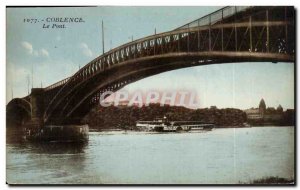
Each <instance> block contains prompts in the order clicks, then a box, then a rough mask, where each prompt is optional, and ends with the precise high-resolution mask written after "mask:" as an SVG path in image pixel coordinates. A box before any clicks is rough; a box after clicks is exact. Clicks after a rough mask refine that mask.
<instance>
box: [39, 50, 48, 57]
mask: <svg viewBox="0 0 300 190" xmlns="http://www.w3.org/2000/svg"><path fill="white" fill-rule="evenodd" d="M40 54H41V55H42V56H45V57H49V52H48V51H47V50H46V49H44V48H42V49H41V50H40Z"/></svg>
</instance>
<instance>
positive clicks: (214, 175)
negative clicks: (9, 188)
mask: <svg viewBox="0 0 300 190" xmlns="http://www.w3.org/2000/svg"><path fill="white" fill-rule="evenodd" d="M6 153H7V155H6V156H7V160H6V162H7V163H6V169H7V182H8V183H10V184H111V183H112V184H128V183H130V184H153V183H155V184H173V183H176V184H195V183H197V184H199V183H200V184H233V183H234V184H235V183H249V182H250V181H251V180H255V179H260V178H263V177H269V176H278V177H284V178H288V179H294V127H252V128H227V129H214V130H213V131H208V132H202V133H164V134H161V133H160V134H159V133H157V134H150V133H143V132H128V133H125V132H114V133H112V132H110V133H103V132H102V133H101V132H90V134H89V142H88V143H87V144H85V145H82V146H78V145H76V146H75V145H71V144H57V143H52V144H39V145H36V144H30V143H24V142H9V141H8V143H7V147H6Z"/></svg>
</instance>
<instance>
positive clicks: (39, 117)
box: [30, 88, 45, 126]
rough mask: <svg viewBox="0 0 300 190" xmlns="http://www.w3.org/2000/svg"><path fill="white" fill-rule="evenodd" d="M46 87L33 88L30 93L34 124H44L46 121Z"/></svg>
mask: <svg viewBox="0 0 300 190" xmlns="http://www.w3.org/2000/svg"><path fill="white" fill-rule="evenodd" d="M44 93H45V91H44V89H43V88H32V89H31V95H30V103H31V122H32V125H38V126H42V125H43V123H44V119H43V116H44V111H45V106H44Z"/></svg>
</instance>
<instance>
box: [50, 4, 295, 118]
mask: <svg viewBox="0 0 300 190" xmlns="http://www.w3.org/2000/svg"><path fill="white" fill-rule="evenodd" d="M229 10H231V8H230V9H229V8H224V9H222V14H223V16H224V15H231V12H230V11H229ZM240 10H244V9H243V8H240ZM284 11H285V10H284V9H283V14H284ZM266 13H267V14H266ZM215 14H217V13H215ZM215 14H211V15H210V18H212V17H213V16H212V15H215ZM218 14H219V13H218ZM269 14H270V13H269V12H268V10H266V11H265V12H263V13H262V14H261V15H262V16H260V15H259V16H260V17H261V18H263V19H266V20H265V21H261V20H259V21H255V20H252V19H251V17H249V19H248V20H247V21H243V22H241V23H220V24H215V25H204V26H200V27H189V28H182V29H178V30H173V31H170V32H165V33H160V34H156V35H151V36H148V37H145V38H142V39H138V40H135V41H133V42H129V43H127V44H124V45H122V46H119V47H117V48H114V49H112V50H110V51H109V52H106V53H104V54H103V55H101V56H99V57H97V58H95V59H94V60H92V61H91V62H89V63H88V64H87V65H85V66H84V67H82V68H81V69H80V70H79V71H78V72H76V73H75V74H74V75H73V76H72V77H71V78H69V79H68V80H66V81H63V82H62V83H65V85H64V86H63V87H62V88H61V89H60V90H59V92H58V93H57V94H56V95H55V97H54V98H53V99H52V100H51V102H50V104H49V106H48V108H47V109H46V115H47V114H50V113H51V112H53V111H54V109H55V107H56V106H58V105H59V104H60V102H61V101H63V98H64V97H66V96H67V95H68V94H69V93H71V92H72V89H74V88H75V87H76V86H79V85H80V84H81V83H82V82H84V81H86V80H88V79H90V78H92V77H93V76H95V75H97V74H98V73H100V72H102V71H105V70H107V69H109V68H111V67H114V66H115V65H118V64H120V63H126V62H127V63H128V62H130V61H135V60H136V59H138V58H145V57H155V56H160V55H165V54H168V53H186V52H189V53H191V52H209V51H222V52H223V51H227V52H238V51H239V52H248V53H249V52H261V53H278V54H289V53H293V52H294V46H293V45H292V44H291V43H290V42H293V39H292V37H288V36H287V34H289V33H291V32H293V31H294V30H293V29H294V27H293V23H291V22H289V21H288V20H287V19H286V18H285V17H284V15H283V16H282V17H280V18H278V19H279V20H272V22H269V20H268V15H269ZM276 14H277V13H276ZM290 26H292V27H290ZM254 31H255V33H254ZM254 34H256V35H255V36H254ZM270 34H271V35H270ZM278 35H279V36H278ZM60 82H61V81H60ZM59 84H60V83H59ZM59 84H56V85H59ZM54 86H55V85H54ZM52 88H53V86H52Z"/></svg>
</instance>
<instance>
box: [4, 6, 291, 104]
mask: <svg viewBox="0 0 300 190" xmlns="http://www.w3.org/2000/svg"><path fill="white" fill-rule="evenodd" d="M219 8H221V7H112V6H106V7H77V8H75V7H72V8H66V7H64V8H63V7H61V8H49V7H48V8H7V9H6V19H7V20H6V30H7V32H6V73H7V75H6V76H7V81H6V84H7V85H6V102H7V103H8V102H9V101H10V100H11V99H12V97H14V98H15V97H24V96H26V95H27V94H28V86H29V88H31V86H32V85H33V87H41V86H42V87H46V86H48V85H50V84H52V83H55V82H57V81H59V80H62V79H64V78H66V77H69V76H71V75H72V74H74V73H75V72H76V71H78V69H79V67H82V66H84V65H85V64H87V63H88V62H89V61H91V60H92V59H94V58H95V57H97V56H99V55H101V53H102V51H103V49H102V38H101V21H102V20H103V22H104V31H105V32H104V33H105V48H104V50H105V52H106V51H109V50H110V49H111V48H115V47H117V46H119V45H122V44H124V43H127V42H129V41H131V39H132V38H133V39H139V38H143V37H145V36H148V35H152V34H154V31H155V29H156V33H160V32H166V31H170V30H173V29H175V28H177V27H179V26H181V25H184V24H186V23H188V22H190V21H193V20H195V19H197V18H200V17H202V16H204V15H206V14H208V13H210V12H213V11H215V10H217V9H219ZM57 17H80V18H82V19H83V20H84V22H81V23H67V24H66V28H49V29H46V28H43V24H44V23H46V22H44V21H42V20H44V19H46V18H57ZM24 19H25V21H26V19H38V20H39V21H40V22H37V23H28V22H24ZM46 24H47V23H46ZM32 68H33V69H32ZM32 73H33V74H32ZM32 79H33V80H32ZM28 84H29V85H28ZM124 89H126V90H128V91H129V92H134V91H137V90H140V91H145V92H146V91H149V90H153V89H158V90H161V91H164V90H165V91H170V90H181V89H186V90H190V91H196V92H197V97H198V98H199V102H200V106H201V107H202V108H204V107H210V106H212V105H215V106H217V107H218V108H226V107H229V108H239V109H247V108H251V107H257V106H258V103H259V101H260V99H261V98H264V100H265V102H266V105H267V107H277V106H278V105H279V104H281V105H282V107H283V108H284V109H287V108H294V64H293V63H276V64H274V63H251V62H249V63H234V64H232V63H231V64H228V63H226V64H217V65H207V66H197V67H191V68H185V69H179V70H175V71H170V72H166V73H162V74H159V75H155V76H152V77H148V78H145V79H142V80H140V81H137V82H135V83H132V84H129V85H127V86H125V87H124Z"/></svg>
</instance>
